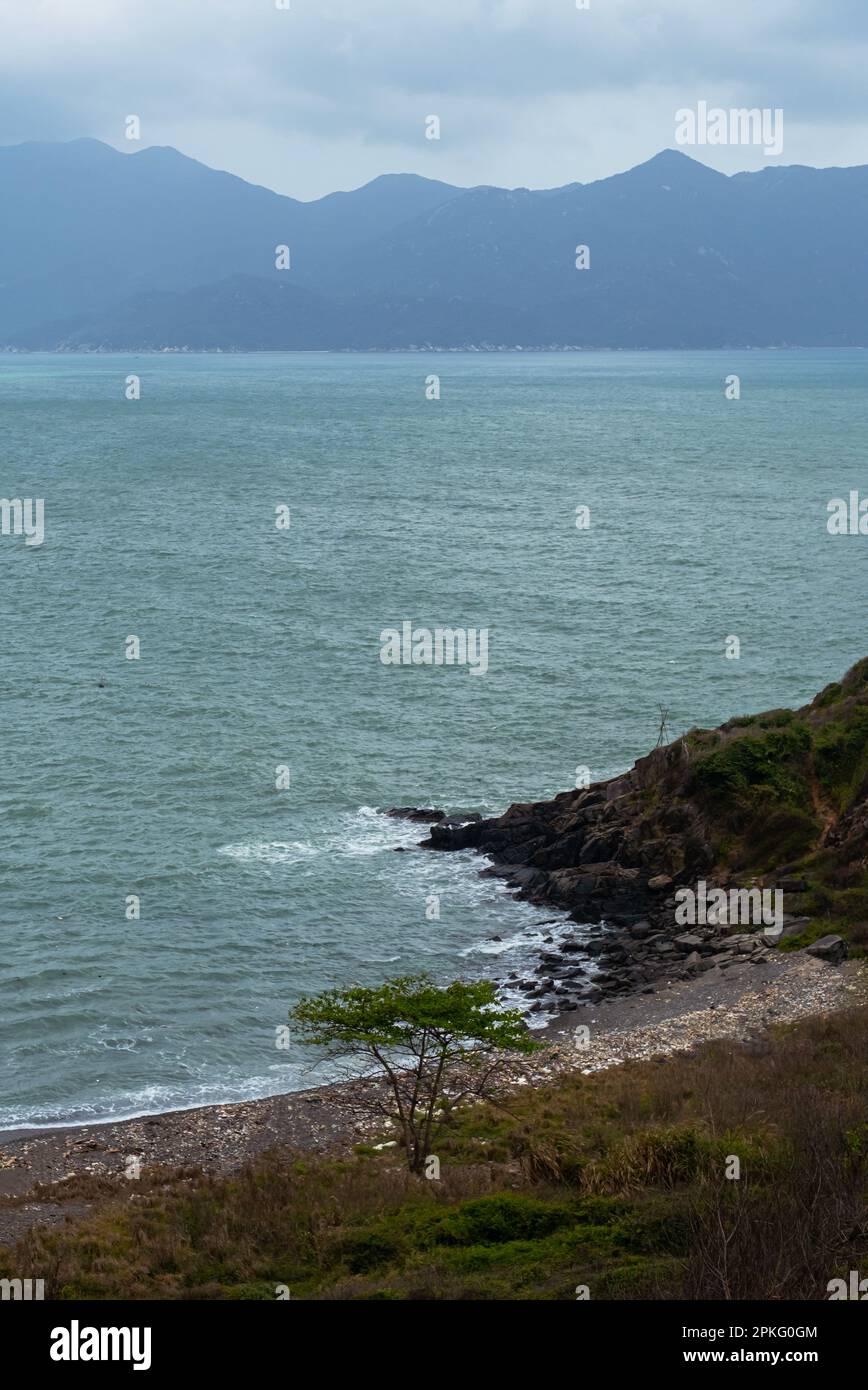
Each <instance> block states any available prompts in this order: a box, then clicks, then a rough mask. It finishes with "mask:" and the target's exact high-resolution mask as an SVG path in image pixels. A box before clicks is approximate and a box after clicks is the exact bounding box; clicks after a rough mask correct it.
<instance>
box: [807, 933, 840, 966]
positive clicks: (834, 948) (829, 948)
mask: <svg viewBox="0 0 868 1390" xmlns="http://www.w3.org/2000/svg"><path fill="white" fill-rule="evenodd" d="M807 952H808V955H809V956H816V957H817V958H818V959H819V960H824V961H826V962H827V963H828V964H829V965H840V964H841V961H842V960H846V959H847V943H846V941H845V940H844V938H843V937H841V936H821V937H820V940H819V941H815V942H814V943H813V945H811V946H809V947H808V948H807Z"/></svg>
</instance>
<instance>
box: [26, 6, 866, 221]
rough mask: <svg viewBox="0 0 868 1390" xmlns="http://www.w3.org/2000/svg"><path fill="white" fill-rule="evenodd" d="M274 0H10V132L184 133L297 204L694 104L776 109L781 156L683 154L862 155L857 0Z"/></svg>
mask: <svg viewBox="0 0 868 1390" xmlns="http://www.w3.org/2000/svg"><path fill="white" fill-rule="evenodd" d="M278 3H281V0H0V144H17V143H18V142H19V141H22V140H70V139H74V138H76V137H78V136H82V135H90V136H95V137H96V138H98V139H101V140H105V141H107V142H108V143H109V144H112V145H115V146H117V148H119V149H125V150H136V149H141V148H142V147H143V146H144V145H174V146H175V147H176V148H177V149H180V150H182V151H183V152H184V153H185V154H189V155H192V156H194V157H195V158H197V159H200V160H202V161H204V162H205V163H206V164H210V165H213V166H215V167H217V168H223V169H229V170H231V171H232V172H233V173H236V174H240V175H241V176H242V177H244V178H246V179H249V180H251V181H252V182H254V183H262V184H265V185H267V186H268V187H270V188H274V189H277V190H278V191H279V192H281V193H289V194H292V195H293V196H294V197H300V198H316V197H319V196H321V195H322V194H323V193H327V192H330V191H332V190H333V189H337V188H354V187H357V186H358V185H359V184H362V183H365V182H366V181H367V180H368V179H371V178H374V177H376V175H378V174H382V173H389V172H403V171H412V172H416V173H420V174H425V175H428V176H429V177H435V178H442V179H445V180H447V181H448V182H451V183H457V184H463V185H469V184H476V183H494V184H501V185H507V186H527V187H531V188H541V187H553V186H556V185H560V184H564V183H570V182H572V181H574V180H578V181H580V182H587V181H588V180H591V179H595V178H601V177H604V176H605V175H607V174H611V173H615V172H617V171H619V170H621V169H625V168H629V167H630V166H631V165H634V164H638V163H640V162H641V161H642V160H643V159H647V158H648V157H649V156H650V155H652V154H655V153H656V152H657V151H658V150H660V149H664V148H666V147H670V146H674V145H675V112H676V110H677V109H679V108H682V107H693V106H695V105H696V103H697V102H698V101H700V100H704V101H707V102H709V103H710V104H712V105H714V106H722V107H726V108H729V107H732V106H757V107H780V108H782V109H783V112H784V130H785V136H784V149H783V154H782V155H781V156H780V157H779V158H778V159H776V160H769V159H768V158H766V157H765V156H764V155H763V152H762V149H761V148H759V147H757V148H754V147H744V146H739V147H727V146H715V147H709V148H704V149H701V150H695V151H694V150H689V149H688V150H687V151H686V152H687V153H692V154H694V155H695V156H696V157H698V158H701V159H702V160H703V161H704V162H705V163H708V164H713V165H714V166H715V167H717V168H719V169H723V170H725V171H727V172H730V171H734V170H736V169H748V168H761V167H762V166H763V165H764V164H766V163H770V162H777V163H785V164H796V163H801V164H815V165H831V164H863V163H868V100H866V95H865V89H866V77H865V74H866V72H868V61H866V59H868V52H866V48H868V0H726V2H725V3H724V0H590V8H589V9H588V10H579V9H577V7H576V0H290V6H291V8H290V9H289V10H283V9H278V8H277V4H278ZM128 115H137V116H139V117H140V119H141V123H142V139H141V142H140V143H139V144H133V143H132V142H128V141H126V140H125V138H124V121H125V118H126V117H127V116H128ZM430 115H437V116H438V117H439V118H440V122H441V139H440V140H439V141H433V140H426V138H425V119H426V117H428V116H430Z"/></svg>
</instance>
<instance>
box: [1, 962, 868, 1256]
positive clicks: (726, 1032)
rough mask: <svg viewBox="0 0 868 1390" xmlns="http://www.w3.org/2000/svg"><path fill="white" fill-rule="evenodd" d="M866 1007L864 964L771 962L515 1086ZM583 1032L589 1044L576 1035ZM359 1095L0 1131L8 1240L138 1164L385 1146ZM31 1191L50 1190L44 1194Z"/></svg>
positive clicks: (348, 1092)
mask: <svg viewBox="0 0 868 1390" xmlns="http://www.w3.org/2000/svg"><path fill="white" fill-rule="evenodd" d="M863 1003H868V969H866V967H865V966H864V965H863V964H862V963H861V962H858V961H850V962H847V963H845V964H843V965H839V966H830V965H827V964H825V963H823V962H822V961H819V960H817V959H815V958H814V957H812V956H809V955H806V954H804V953H802V952H799V953H796V954H792V955H783V954H775V955H774V956H771V957H770V958H769V959H768V960H766V961H763V962H762V963H759V964H756V963H750V962H745V963H744V964H743V965H742V964H738V965H734V966H731V967H730V968H729V969H728V970H726V971H721V970H719V969H715V970H710V971H707V972H705V973H704V974H702V975H700V976H698V977H696V978H693V979H689V980H680V981H677V980H676V981H673V982H671V983H670V984H668V985H665V986H664V987H663V988H661V989H659V990H658V991H657V992H655V993H653V994H635V995H629V996H626V997H618V998H614V999H610V1000H608V1001H605V1002H603V1003H600V1004H599V1005H597V1006H587V1007H585V1008H583V1009H581V1010H580V1011H579V1012H570V1013H568V1014H564V1015H561V1016H560V1017H559V1018H557V1019H555V1020H554V1021H553V1022H551V1023H549V1024H548V1025H547V1026H546V1028H545V1029H541V1030H539V1031H537V1033H536V1036H537V1037H538V1038H539V1039H540V1040H541V1041H544V1042H546V1043H548V1044H549V1046H548V1047H547V1048H546V1049H545V1051H544V1052H541V1053H538V1054H535V1055H534V1056H533V1057H531V1058H529V1059H522V1060H521V1061H520V1062H517V1063H516V1064H515V1069H514V1073H513V1078H514V1081H515V1084H516V1085H528V1084H531V1085H533V1084H541V1083H543V1082H544V1081H546V1080H547V1079H550V1078H551V1077H552V1076H554V1075H557V1074H561V1073H564V1072H569V1071H578V1072H584V1073H588V1072H593V1071H599V1070H602V1069H604V1068H606V1067H611V1066H617V1065H619V1064H620V1063H622V1062H626V1061H630V1060H647V1059H648V1058H651V1057H655V1056H665V1055H669V1054H671V1053H673V1052H680V1051H684V1050H686V1049H689V1048H691V1047H694V1046H697V1045H698V1044H700V1043H703V1042H707V1041H709V1040H711V1039H714V1038H733V1039H738V1040H745V1039H749V1038H753V1037H756V1036H757V1035H759V1034H760V1033H762V1031H763V1030H764V1029H766V1028H768V1027H769V1026H771V1025H773V1024H779V1023H787V1022H792V1021H794V1020H796V1019H799V1018H804V1017H806V1016H808V1015H816V1014H824V1013H830V1012H833V1011H835V1010H837V1009H843V1008H849V1007H853V1006H854V1005H857V1004H863ZM585 1028H586V1029H587V1035H586V1034H585V1033H584V1032H583V1031H581V1032H579V1033H578V1034H577V1032H576V1030H577V1029H585ZM358 1090H359V1083H345V1084H341V1085H331V1086H320V1087H317V1088H316V1089H311V1090H305V1091H296V1092H293V1093H290V1094H288V1095H278V1096H272V1097H269V1098H268V1099H265V1100H257V1101H249V1102H245V1103H242V1104H235V1105H211V1106H206V1107H203V1108H200V1109H196V1110H177V1111H172V1112H170V1113H167V1114H162V1115H152V1116H146V1117H143V1118H140V1119H133V1120H123V1121H118V1122H113V1123H107V1124H95V1125H86V1126H83V1127H75V1128H68V1129H50V1130H46V1129H43V1130H32V1129H31V1130H15V1131H7V1132H5V1133H0V1243H8V1242H9V1241H10V1240H14V1239H16V1238H17V1237H18V1236H20V1235H21V1234H22V1233H23V1232H24V1231H25V1230H26V1229H27V1228H28V1227H30V1226H33V1225H37V1224H38V1225H43V1224H57V1223H58V1222H62V1221H63V1220H64V1219H66V1217H68V1216H79V1215H81V1214H83V1213H84V1212H86V1211H87V1209H88V1203H87V1201H80V1200H77V1198H76V1196H75V1186H74V1184H69V1186H70V1192H69V1200H63V1198H64V1197H65V1195H66V1194H65V1193H64V1192H63V1190H62V1189H60V1190H58V1193H57V1200H56V1199H55V1198H54V1196H53V1195H52V1194H51V1192H50V1191H48V1192H46V1190H45V1187H46V1186H50V1185H52V1184H58V1183H64V1181H65V1180H69V1179H75V1178H81V1177H87V1178H103V1179H106V1180H108V1181H109V1182H110V1183H115V1182H116V1183H117V1184H118V1186H119V1189H120V1188H121V1187H122V1185H123V1187H127V1186H128V1182H129V1180H128V1178H127V1176H126V1172H127V1167H128V1163H129V1160H130V1159H131V1158H135V1159H138V1160H139V1161H140V1162H141V1163H142V1164H143V1165H152V1164H163V1165H167V1166H170V1167H173V1168H177V1167H195V1168H201V1169H204V1170H205V1171H208V1172H212V1173H226V1172H230V1171H231V1170H232V1169H234V1168H237V1167H238V1166H239V1165H241V1164H242V1163H244V1162H245V1161H246V1160H248V1159H250V1158H253V1157H255V1156H256V1155H258V1154H261V1153H263V1152H265V1151H266V1150H268V1149H270V1148H274V1147H276V1146H279V1147H284V1148H295V1149H300V1150H316V1151H320V1152H324V1151H327V1150H335V1149H346V1148H348V1147H350V1146H351V1145H353V1144H355V1143H359V1142H362V1141H366V1140H371V1139H377V1138H381V1137H382V1135H381V1133H377V1132H376V1130H375V1128H373V1127H372V1123H371V1121H370V1120H369V1119H367V1118H366V1117H364V1116H362V1115H361V1114H360V1113H358V1112H354V1110H353V1108H352V1103H351V1102H352V1101H353V1100H354V1099H356V1098H357V1097H358ZM35 1184H41V1185H43V1186H41V1187H40V1189H39V1191H38V1192H36V1193H34V1192H33V1188H34V1186H35Z"/></svg>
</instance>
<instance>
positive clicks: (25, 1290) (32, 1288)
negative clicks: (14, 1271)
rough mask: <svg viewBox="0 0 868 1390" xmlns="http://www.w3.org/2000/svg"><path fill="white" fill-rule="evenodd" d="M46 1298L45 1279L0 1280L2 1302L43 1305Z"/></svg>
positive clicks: (0, 1299) (0, 1298)
mask: <svg viewBox="0 0 868 1390" xmlns="http://www.w3.org/2000/svg"><path fill="white" fill-rule="evenodd" d="M44 1298H45V1280H44V1279H0V1301H2V1302H4V1303H5V1302H6V1301H7V1299H8V1300H9V1301H11V1302H13V1303H41V1302H42V1300H43V1299H44Z"/></svg>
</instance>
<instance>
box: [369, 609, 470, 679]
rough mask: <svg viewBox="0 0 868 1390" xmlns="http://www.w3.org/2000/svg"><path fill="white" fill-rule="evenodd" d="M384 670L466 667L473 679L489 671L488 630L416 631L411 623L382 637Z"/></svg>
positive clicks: (406, 621)
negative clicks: (395, 667) (387, 667)
mask: <svg viewBox="0 0 868 1390" xmlns="http://www.w3.org/2000/svg"><path fill="white" fill-rule="evenodd" d="M380 661H381V662H382V664H383V665H384V666H466V667H467V668H468V669H469V671H470V674H471V675H472V676H484V675H485V673H486V672H487V670H488V628H487V627H479V628H477V627H435V628H430V627H414V626H413V624H412V622H410V620H409V619H407V620H405V621H404V622H403V623H402V624H401V626H400V628H397V627H384V628H383V630H382V632H381V633H380Z"/></svg>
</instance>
